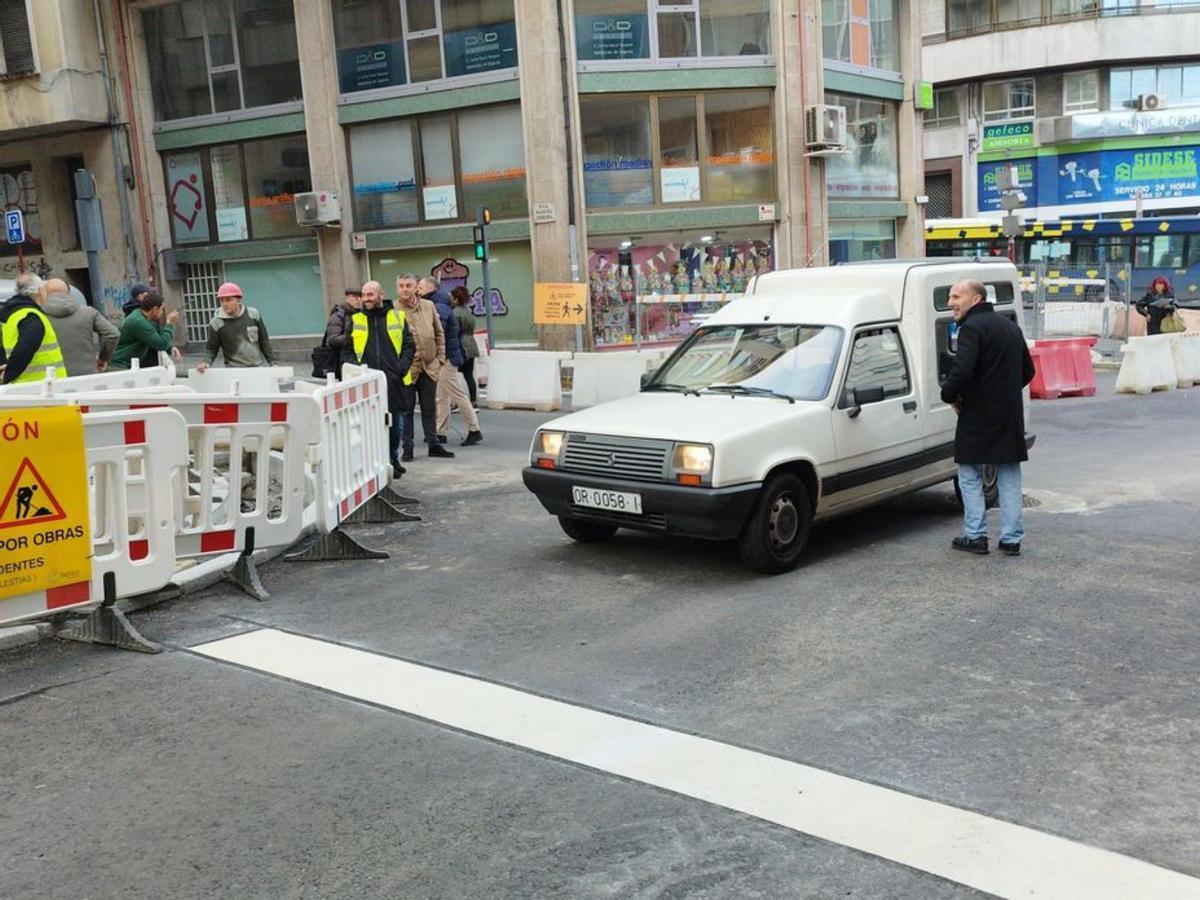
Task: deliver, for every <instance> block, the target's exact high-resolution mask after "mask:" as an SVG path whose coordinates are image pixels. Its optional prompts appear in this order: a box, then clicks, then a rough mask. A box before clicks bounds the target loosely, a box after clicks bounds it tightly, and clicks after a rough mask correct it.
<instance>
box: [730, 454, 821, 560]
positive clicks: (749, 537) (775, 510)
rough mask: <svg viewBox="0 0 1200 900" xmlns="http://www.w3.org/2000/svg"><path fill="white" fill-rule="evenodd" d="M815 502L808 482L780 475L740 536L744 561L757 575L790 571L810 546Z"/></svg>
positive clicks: (762, 496) (767, 486) (765, 490)
mask: <svg viewBox="0 0 1200 900" xmlns="http://www.w3.org/2000/svg"><path fill="white" fill-rule="evenodd" d="M811 526H812V503H811V501H810V500H809V497H808V489H807V488H805V486H804V482H803V481H801V480H800V479H799V478H797V477H796V476H795V475H788V474H781V475H776V476H775V477H774V478H772V479H771V480H770V481H768V482H767V483H766V484H765V485H764V486H763V489H762V493H761V494H759V495H758V501H757V502H756V503H755V504H754V509H753V511H752V512H751V513H750V518H749V519H747V520H746V524H745V526H743V528H742V533H741V535H740V536H739V537H738V552H739V553H740V554H741V556H742V562H744V563H745V564H746V565H747V566H749V567H750V568H752V569H754V570H755V571H757V572H762V573H764V574H766V575H779V574H781V573H783V572H790V571H791V570H792V569H794V568H795V567H796V563H797V562H799V560H800V554H802V553H803V552H804V548H805V547H806V546H807V545H808V534H809V531H810V529H811Z"/></svg>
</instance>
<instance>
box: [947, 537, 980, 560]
mask: <svg viewBox="0 0 1200 900" xmlns="http://www.w3.org/2000/svg"><path fill="white" fill-rule="evenodd" d="M950 546H951V547H953V548H954V549H955V550H962V551H963V552H965V553H975V554H978V555H979V556H987V553H988V539H987V538H985V537H979V538H968V537H956V538H955V539H954V540H952V541H951V542H950Z"/></svg>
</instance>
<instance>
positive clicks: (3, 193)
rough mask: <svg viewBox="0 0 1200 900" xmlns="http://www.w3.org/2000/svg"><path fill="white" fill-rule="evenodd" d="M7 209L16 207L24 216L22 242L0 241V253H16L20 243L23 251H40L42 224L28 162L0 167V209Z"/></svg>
mask: <svg viewBox="0 0 1200 900" xmlns="http://www.w3.org/2000/svg"><path fill="white" fill-rule="evenodd" d="M10 209H19V210H20V211H21V212H22V213H23V214H24V216H25V243H24V245H18V244H10V243H8V242H7V241H0V256H16V255H17V247H18V246H23V247H24V250H25V252H26V253H40V252H41V250H42V227H41V222H40V221H39V219H38V201H37V188H36V187H35V186H34V183H33V166H32V165H31V164H29V163H21V164H19V165H15V166H9V167H5V168H0V210H10Z"/></svg>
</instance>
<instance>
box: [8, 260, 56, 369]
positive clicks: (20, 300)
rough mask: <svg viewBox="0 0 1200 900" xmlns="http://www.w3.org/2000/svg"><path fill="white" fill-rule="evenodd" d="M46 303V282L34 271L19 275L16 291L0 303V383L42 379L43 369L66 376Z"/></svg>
mask: <svg viewBox="0 0 1200 900" xmlns="http://www.w3.org/2000/svg"><path fill="white" fill-rule="evenodd" d="M45 303H46V283H45V282H44V281H42V279H41V278H40V277H39V276H38V275H35V274H34V273H33V272H24V273H22V274H21V275H18V276H17V281H16V293H15V294H13V295H12V296H11V297H9V298H8V299H7V300H6V301H5V302H4V304H3V305H2V306H0V383H3V384H13V383H15V382H21V381H41V380H42V379H43V378H45V377H46V369H53V370H54V374H55V376H56V377H58V378H66V377H67V368H66V366H65V365H64V364H63V355H62V349H61V348H60V347H59V344H58V335H57V334H56V333H55V331H54V325H53V323H51V321H50V318H49V317H48V316H47V315H46V313H45V312H43V311H42V307H43V306H44V305H45Z"/></svg>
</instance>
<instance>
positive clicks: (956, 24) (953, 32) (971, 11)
mask: <svg viewBox="0 0 1200 900" xmlns="http://www.w3.org/2000/svg"><path fill="white" fill-rule="evenodd" d="M991 8H992V5H991V3H990V2H983V3H980V2H979V0H947V2H946V33H947V34H948V35H950V36H951V37H961V36H963V35H967V34H977V33H979V32H981V31H990V30H991V27H992V22H991Z"/></svg>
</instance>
